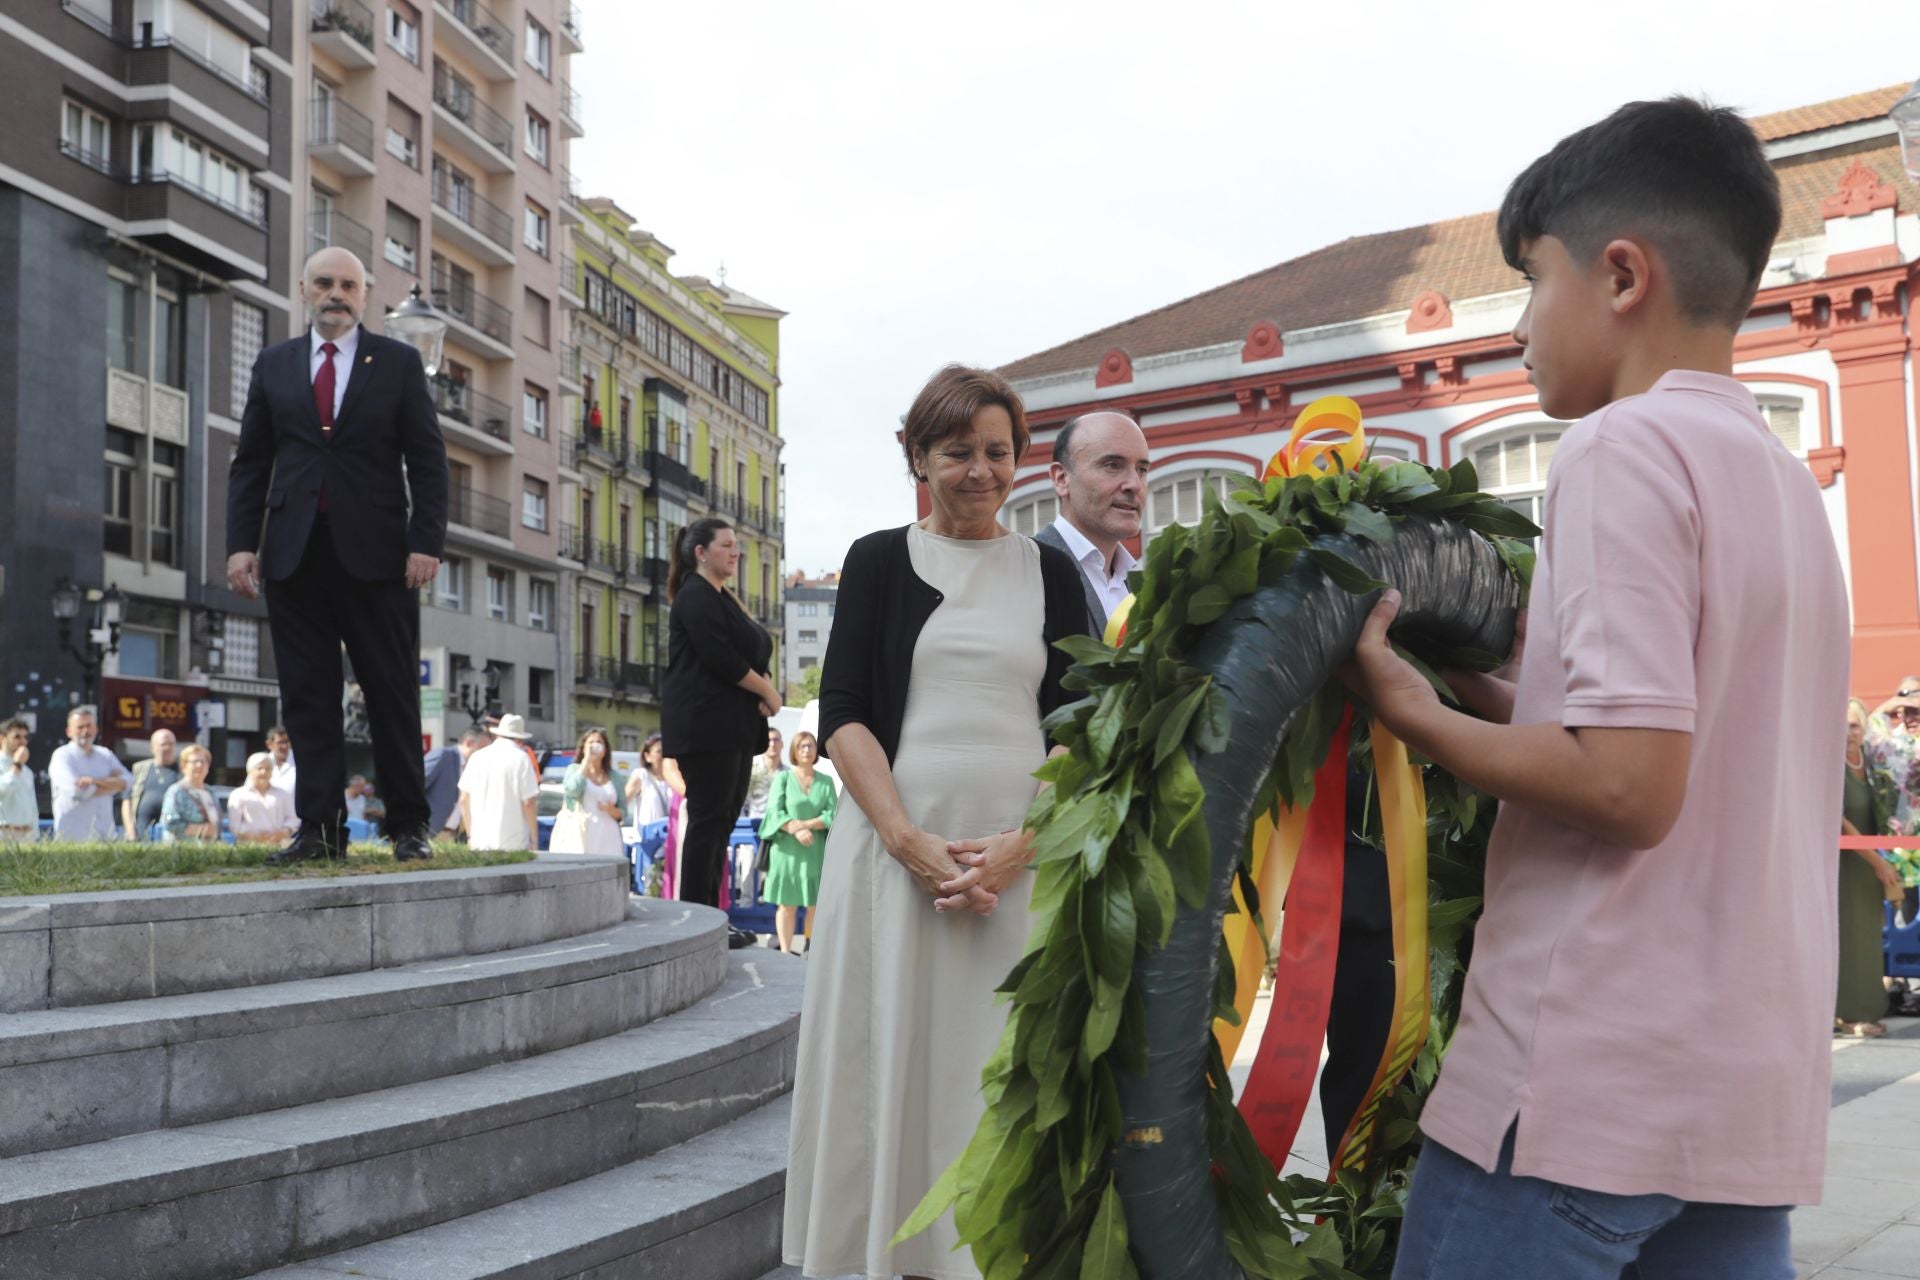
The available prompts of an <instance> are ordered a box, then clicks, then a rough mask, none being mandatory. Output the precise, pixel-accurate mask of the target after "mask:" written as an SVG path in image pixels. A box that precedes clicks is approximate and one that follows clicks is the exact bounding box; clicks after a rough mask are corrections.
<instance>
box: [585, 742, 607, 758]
mask: <svg viewBox="0 0 1920 1280" xmlns="http://www.w3.org/2000/svg"><path fill="white" fill-rule="evenodd" d="M606 749H607V747H606V744H605V743H602V742H589V743H588V744H587V754H588V755H590V756H597V755H599V754H600V753H601V752H603V751H605V750H606Z"/></svg>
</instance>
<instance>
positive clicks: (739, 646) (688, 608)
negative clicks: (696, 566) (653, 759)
mask: <svg viewBox="0 0 1920 1280" xmlns="http://www.w3.org/2000/svg"><path fill="white" fill-rule="evenodd" d="M772 657H773V638H772V637H771V636H769V635H768V634H767V632H766V628H764V627H762V626H761V625H760V624H759V623H757V622H755V621H754V620H753V619H752V618H749V617H748V616H747V611H746V610H745V609H742V608H741V607H740V605H739V603H738V602H737V601H735V600H734V599H733V598H732V597H730V596H728V595H726V594H724V593H722V592H721V591H719V590H718V589H717V588H715V587H714V585H713V584H712V583H711V582H708V581H707V580H706V579H705V578H703V577H701V576H700V575H699V574H697V573H692V574H688V575H687V577H686V580H685V581H683V582H682V583H681V584H680V591H679V593H678V594H677V595H675V596H674V598H673V610H672V612H671V613H670V614H669V615H668V620H667V675H666V679H665V680H663V681H661V685H660V738H661V744H660V745H661V748H662V749H663V750H664V751H665V752H666V753H667V755H669V756H680V755H693V754H697V753H700V752H705V751H744V752H746V753H747V754H748V755H750V756H752V755H759V754H760V753H761V752H762V751H765V750H766V749H767V718H766V717H765V716H763V715H761V714H760V699H759V698H757V697H755V696H754V695H753V694H751V693H748V692H747V691H746V690H745V689H742V688H741V687H740V684H739V681H740V679H741V678H742V677H743V676H745V675H746V674H747V672H748V671H749V670H752V671H758V672H760V673H761V674H762V675H765V674H766V673H767V664H768V662H769V661H770V660H771V658H772Z"/></svg>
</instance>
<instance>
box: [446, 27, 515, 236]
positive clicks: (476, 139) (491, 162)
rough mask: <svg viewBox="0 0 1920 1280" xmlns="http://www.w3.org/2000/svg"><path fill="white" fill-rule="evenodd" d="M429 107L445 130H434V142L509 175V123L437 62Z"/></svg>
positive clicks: (511, 144) (510, 163) (510, 150)
mask: <svg viewBox="0 0 1920 1280" xmlns="http://www.w3.org/2000/svg"><path fill="white" fill-rule="evenodd" d="M433 105H434V116H435V118H436V119H438V120H439V121H440V122H441V123H442V124H443V125H445V126H446V127H445V128H444V129H439V130H435V139H436V140H437V141H441V142H445V143H447V144H448V145H449V146H451V147H453V148H454V149H455V150H457V151H459V152H460V153H461V154H462V155H464V156H466V157H467V158H468V159H470V160H472V161H473V162H474V163H475V164H477V165H479V166H480V167H481V168H482V169H485V170H486V171H487V172H488V173H512V172H513V124H512V122H511V121H509V120H508V119H507V118H506V117H505V116H503V115H501V114H500V113H499V112H498V111H495V110H494V109H493V108H492V107H490V106H488V105H487V104H486V103H484V102H482V101H481V100H480V97H479V95H478V94H477V93H475V92H474V88H473V86H472V85H470V84H468V83H467V82H466V81H465V80H462V79H461V78H460V77H459V76H458V75H456V74H454V73H453V72H452V71H450V70H448V69H447V64H446V63H444V62H442V61H440V59H438V58H435V59H434V60H433ZM508 243H512V242H511V241H508Z"/></svg>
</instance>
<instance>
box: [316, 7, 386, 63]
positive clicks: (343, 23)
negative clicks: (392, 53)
mask: <svg viewBox="0 0 1920 1280" xmlns="http://www.w3.org/2000/svg"><path fill="white" fill-rule="evenodd" d="M309 11H310V14H311V16H310V17H309V18H308V20H307V30H308V31H310V32H312V33H313V47H314V48H316V49H318V50H320V51H321V52H322V53H324V54H326V55H327V56H328V57H330V58H332V59H333V60H334V61H335V62H338V63H339V64H340V65H341V66H343V67H346V68H347V69H349V70H360V69H365V68H367V67H371V66H375V65H377V64H378V63H379V61H380V58H379V53H378V50H377V48H376V46H375V45H374V43H373V10H371V9H369V8H367V6H365V5H364V4H361V3H360V0H312V2H311V5H310V10H309Z"/></svg>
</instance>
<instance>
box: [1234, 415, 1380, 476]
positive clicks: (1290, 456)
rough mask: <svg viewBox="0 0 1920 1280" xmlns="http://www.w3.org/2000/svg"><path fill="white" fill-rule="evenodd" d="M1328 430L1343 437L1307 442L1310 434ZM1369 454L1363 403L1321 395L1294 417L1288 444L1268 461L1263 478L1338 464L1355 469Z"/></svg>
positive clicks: (1325, 468)
mask: <svg viewBox="0 0 1920 1280" xmlns="http://www.w3.org/2000/svg"><path fill="white" fill-rule="evenodd" d="M1329 431H1337V432H1339V433H1340V435H1341V436H1342V437H1343V438H1342V439H1339V440H1323V441H1313V442H1311V443H1309V442H1308V439H1307V437H1309V436H1317V435H1320V434H1322V433H1323V432H1329ZM1366 456H1367V433H1366V431H1365V429H1364V428H1362V427H1361V425H1360V406H1359V405H1357V404H1355V403H1354V402H1353V401H1351V400H1349V399H1348V398H1347V397H1345V396H1321V397H1320V398H1319V399H1318V400H1315V401H1314V402H1313V403H1312V404H1310V405H1308V406H1307V407H1306V408H1304V409H1302V410H1301V411H1300V416H1299V417H1297V418H1295V419H1294V420H1293V431H1292V432H1291V433H1290V434H1289V435H1288V437H1287V443H1286V444H1285V445H1284V446H1282V447H1281V449H1280V451H1279V452H1278V453H1276V454H1274V455H1273V457H1272V458H1271V459H1270V460H1269V461H1268V462H1267V469H1266V471H1265V472H1264V473H1262V475H1261V476H1260V478H1261V479H1262V480H1271V479H1273V477H1275V476H1298V475H1305V474H1306V473H1308V472H1309V471H1331V470H1333V469H1334V467H1335V466H1336V465H1337V466H1338V467H1339V468H1340V469H1341V470H1343V471H1352V470H1353V469H1354V468H1355V467H1358V466H1359V465H1360V460H1361V459H1362V458H1365V457H1366ZM1336 459H1337V460H1338V461H1337V463H1336V461H1335V460H1336Z"/></svg>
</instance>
